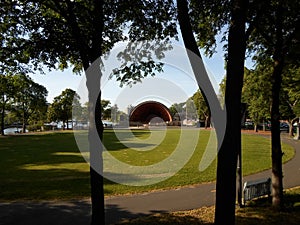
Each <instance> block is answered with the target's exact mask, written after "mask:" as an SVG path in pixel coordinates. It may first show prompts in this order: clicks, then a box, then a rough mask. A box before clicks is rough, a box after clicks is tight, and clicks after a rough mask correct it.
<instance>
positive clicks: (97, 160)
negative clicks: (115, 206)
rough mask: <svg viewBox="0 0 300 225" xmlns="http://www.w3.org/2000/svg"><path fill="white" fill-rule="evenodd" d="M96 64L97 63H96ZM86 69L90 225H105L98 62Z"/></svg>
mask: <svg viewBox="0 0 300 225" xmlns="http://www.w3.org/2000/svg"><path fill="white" fill-rule="evenodd" d="M97 62H98V63H97ZM97 62H95V63H94V64H93V65H92V66H91V68H88V69H86V71H85V72H86V78H87V81H86V86H87V88H88V94H89V105H88V107H89V133H88V139H89V152H90V185H91V202H92V215H91V225H98V224H105V205H104V187H103V185H104V183H103V156H102V153H103V147H102V140H103V124H102V121H101V91H100V80H101V75H102V74H101V70H100V61H97Z"/></svg>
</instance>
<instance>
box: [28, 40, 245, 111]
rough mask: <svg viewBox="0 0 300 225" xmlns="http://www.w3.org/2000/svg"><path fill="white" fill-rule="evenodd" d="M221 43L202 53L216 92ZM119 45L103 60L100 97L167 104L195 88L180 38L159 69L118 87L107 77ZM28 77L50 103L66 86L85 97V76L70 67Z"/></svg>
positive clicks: (221, 69) (221, 60) (113, 101)
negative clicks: (211, 52) (213, 50)
mask: <svg viewBox="0 0 300 225" xmlns="http://www.w3.org/2000/svg"><path fill="white" fill-rule="evenodd" d="M222 46H223V45H222V44H218V47H217V49H216V50H217V53H215V54H214V55H213V56H212V57H211V58H207V57H205V56H204V54H203V53H202V56H203V62H204V65H205V67H206V70H207V72H208V74H209V76H210V79H211V82H212V83H213V85H214V88H215V91H216V92H218V89H219V84H220V82H221V81H222V79H223V77H224V75H225V73H226V71H225V69H224V57H223V55H224V52H223V50H222ZM123 47H124V45H122V44H120V45H117V46H116V47H115V48H114V49H113V50H112V52H111V54H110V56H109V57H108V58H107V59H106V60H104V66H105V71H104V72H103V77H102V81H101V85H102V87H101V88H102V99H106V100H110V101H111V104H112V105H114V104H117V105H118V107H119V109H121V110H123V111H125V110H126V108H127V107H128V106H129V105H133V106H135V105H137V104H139V103H140V102H142V101H145V100H157V101H160V102H162V103H164V104H165V105H166V106H167V107H169V106H170V105H172V104H174V103H180V102H184V101H186V100H187V98H188V97H190V96H192V95H193V94H194V93H195V92H196V91H197V90H198V86H197V82H196V81H195V77H194V76H193V73H192V71H191V68H190V64H189V62H188V60H187V56H186V53H185V49H184V48H183V45H182V41H179V42H177V43H175V44H174V46H173V50H171V51H170V52H167V53H166V56H165V58H164V59H163V62H164V64H165V66H164V68H163V70H164V72H163V73H160V74H157V75H156V76H155V77H150V78H146V79H144V80H143V81H142V83H138V84H136V85H133V86H132V87H128V86H124V87H123V88H120V87H119V83H118V82H116V81H115V79H109V78H108V77H109V74H110V72H111V71H112V69H113V68H115V67H118V65H119V64H120V62H119V61H118V60H116V58H117V57H116V55H117V54H118V53H119V52H120V49H123ZM250 64H251V63H249V61H247V62H246V65H250ZM30 77H31V78H32V79H33V80H34V81H35V82H36V83H39V84H41V85H43V86H45V87H46V88H47V90H48V97H47V101H48V102H49V103H52V101H53V99H54V97H56V96H58V95H60V94H61V92H62V91H63V90H65V89H66V88H71V89H73V90H75V91H77V93H78V94H79V95H80V97H81V100H82V102H83V103H84V102H86V101H87V94H86V93H87V92H86V90H83V89H85V79H84V78H85V76H84V75H76V74H74V73H72V71H71V69H68V70H65V71H51V72H47V70H45V74H44V75H43V74H39V73H38V72H37V73H35V74H30Z"/></svg>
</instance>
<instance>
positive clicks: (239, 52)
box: [215, 0, 249, 225]
mask: <svg viewBox="0 0 300 225" xmlns="http://www.w3.org/2000/svg"><path fill="white" fill-rule="evenodd" d="M248 3H249V2H248V1H246V0H236V1H233V8H232V11H231V22H230V28H229V36H228V61H227V76H226V90H225V107H226V109H227V127H226V132H225V138H224V141H223V143H222V146H221V148H220V151H219V153H218V162H217V184H216V211H215V224H216V225H221V224H222V225H234V224H235V200H236V172H237V159H238V155H239V154H241V127H240V124H241V114H240V111H241V110H240V109H241V93H242V86H243V75H244V59H245V52H246V36H245V22H246V13H247V8H248Z"/></svg>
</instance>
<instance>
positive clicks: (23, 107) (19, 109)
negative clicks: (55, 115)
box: [12, 74, 48, 133]
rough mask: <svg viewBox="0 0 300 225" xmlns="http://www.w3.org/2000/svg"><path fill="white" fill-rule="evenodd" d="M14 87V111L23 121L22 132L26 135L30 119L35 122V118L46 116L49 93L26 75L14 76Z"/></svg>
mask: <svg viewBox="0 0 300 225" xmlns="http://www.w3.org/2000/svg"><path fill="white" fill-rule="evenodd" d="M13 86H14V91H15V92H14V94H13V96H14V101H13V105H12V110H13V112H14V113H15V114H16V115H17V117H18V118H20V121H22V124H23V126H22V130H23V132H24V133H25V132H26V124H28V122H29V119H30V118H32V119H33V120H34V117H41V115H44V114H45V112H46V109H47V104H46V103H47V101H46V97H47V95H48V91H47V89H46V88H45V87H44V86H42V85H40V84H37V83H35V82H34V81H33V80H32V79H31V78H30V77H29V76H27V75H24V74H16V75H14V76H13Z"/></svg>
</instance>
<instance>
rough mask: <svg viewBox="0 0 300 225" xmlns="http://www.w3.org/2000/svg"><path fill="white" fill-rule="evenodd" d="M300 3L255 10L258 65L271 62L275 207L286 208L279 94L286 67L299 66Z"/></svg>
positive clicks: (267, 4)
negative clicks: (284, 203) (288, 65)
mask: <svg viewBox="0 0 300 225" xmlns="http://www.w3.org/2000/svg"><path fill="white" fill-rule="evenodd" d="M299 8H300V3H299V1H294V0H291V1H280V0H278V1H271V2H265V1H262V2H261V3H260V4H259V7H257V8H256V11H255V12H256V19H254V20H252V21H251V22H252V25H253V27H254V28H255V29H254V31H253V35H251V38H250V44H251V46H254V49H255V51H256V54H257V58H256V59H257V61H258V62H261V63H262V64H264V62H265V61H266V60H269V59H272V61H273V72H272V75H271V84H272V89H271V90H272V94H271V124H272V128H271V133H272V134H271V137H272V204H273V206H274V208H277V209H279V210H280V209H282V208H283V181H282V177H283V174H282V149H281V140H280V121H279V118H280V107H279V106H280V90H281V84H282V75H283V71H284V67H285V66H286V65H287V64H298V63H299V53H300V51H299V19H300V17H299V13H298V11H299Z"/></svg>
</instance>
